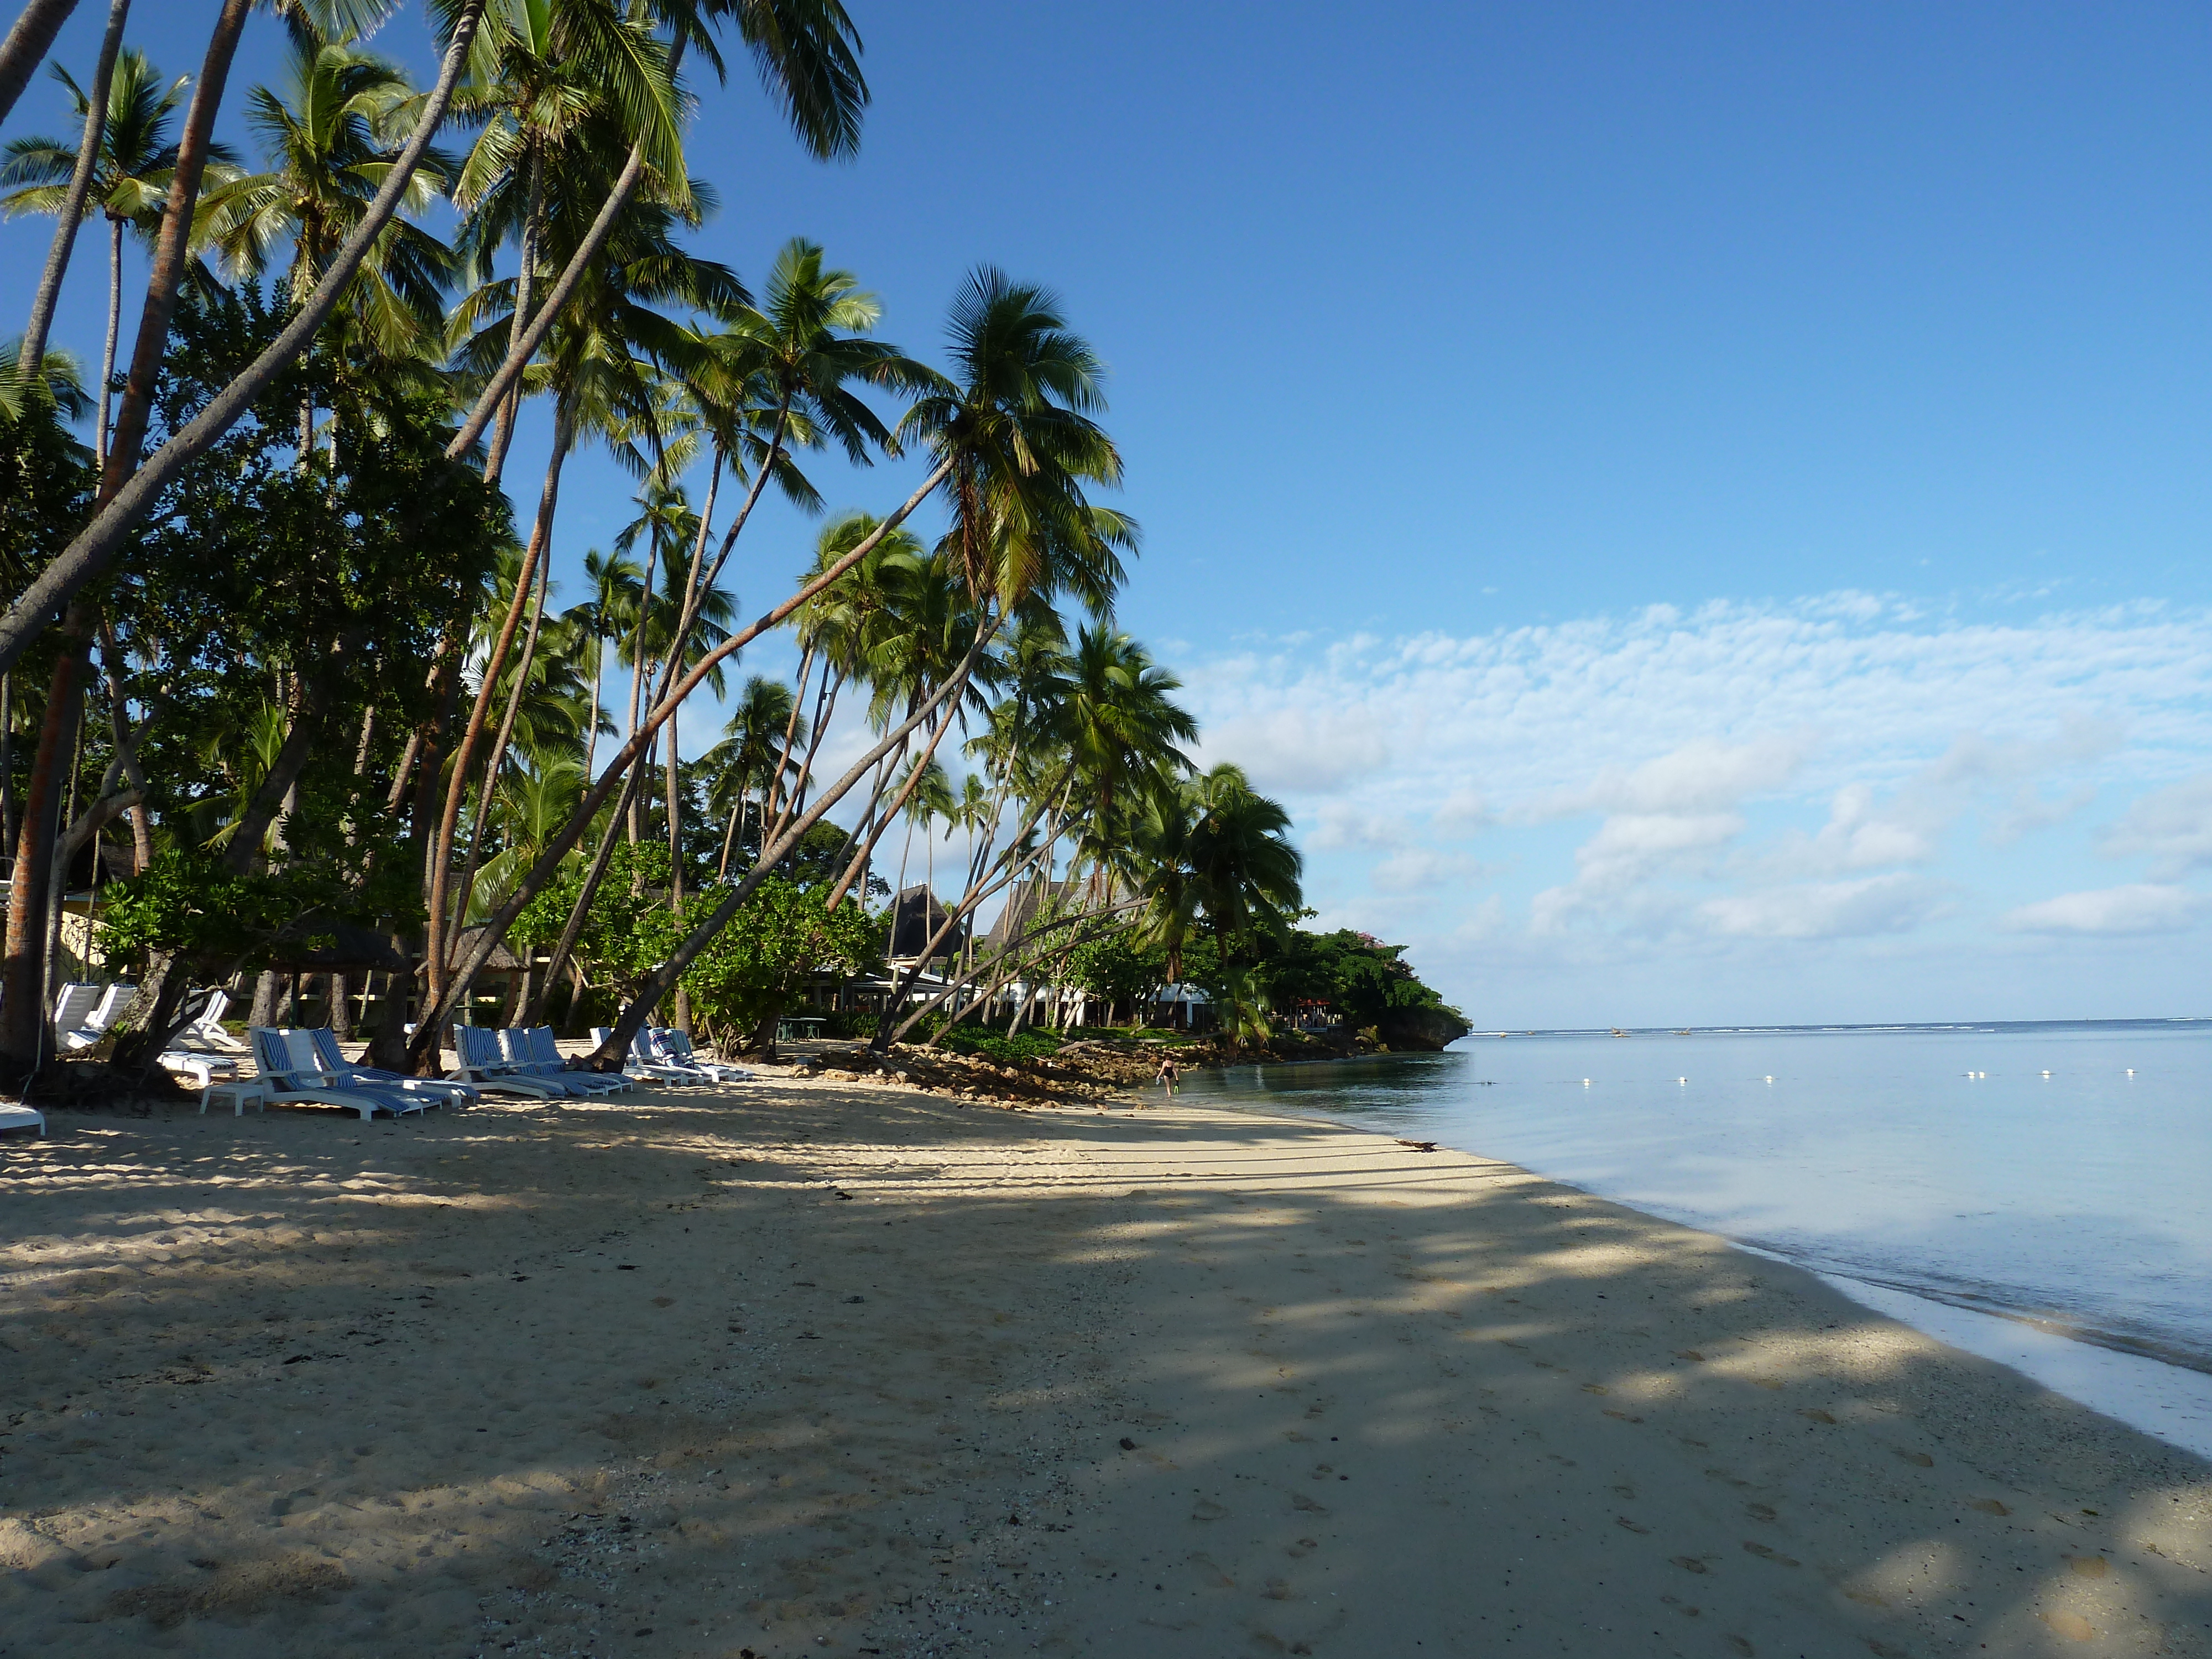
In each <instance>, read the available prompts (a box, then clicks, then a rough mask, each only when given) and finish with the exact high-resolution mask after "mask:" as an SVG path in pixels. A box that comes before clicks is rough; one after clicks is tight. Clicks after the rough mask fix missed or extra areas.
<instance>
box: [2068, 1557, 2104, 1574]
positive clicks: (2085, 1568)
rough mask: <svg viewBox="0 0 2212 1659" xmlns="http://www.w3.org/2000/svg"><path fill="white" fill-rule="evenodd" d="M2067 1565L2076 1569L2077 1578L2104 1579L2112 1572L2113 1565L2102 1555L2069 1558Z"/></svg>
mask: <svg viewBox="0 0 2212 1659" xmlns="http://www.w3.org/2000/svg"><path fill="white" fill-rule="evenodd" d="M2066 1565H2068V1566H2069V1567H2071V1568H2073V1569H2074V1576H2075V1577H2077V1578H2102V1577H2104V1576H2105V1575H2106V1573H2107V1572H2109V1571H2111V1570H2112V1564H2111V1563H2110V1562H2108V1561H2107V1560H2106V1559H2105V1558H2104V1557H2103V1556H2101V1555H2075V1556H2069V1558H2068V1559H2067V1562H2066Z"/></svg>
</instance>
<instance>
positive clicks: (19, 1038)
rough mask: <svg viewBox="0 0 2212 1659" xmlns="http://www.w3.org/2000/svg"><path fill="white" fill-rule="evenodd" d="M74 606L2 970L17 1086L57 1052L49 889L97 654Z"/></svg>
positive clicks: (12, 888)
mask: <svg viewBox="0 0 2212 1659" xmlns="http://www.w3.org/2000/svg"><path fill="white" fill-rule="evenodd" d="M91 623H92V617H91V614H90V607H88V606H85V605H71V606H70V617H68V618H66V619H65V620H64V623H63V624H62V625H63V627H64V629H65V630H68V631H65V632H64V636H63V642H62V652H61V655H60V656H59V657H58V659H56V660H55V663H54V674H53V679H52V683H51V684H49V686H48V687H47V690H46V718H45V719H44V720H41V721H40V725H39V748H38V752H37V754H36V756H35V757H33V760H32V762H31V775H30V779H29V781H28V783H27V786H26V787H25V789H24V793H23V824H22V829H21V834H20V835H19V836H17V838H16V842H15V867H14V870H13V872H11V879H10V882H9V890H8V933H7V945H8V957H7V963H6V966H5V968H4V969H0V1084H4V1085H6V1086H8V1087H10V1088H17V1089H20V1088H22V1087H25V1086H27V1085H28V1083H29V1081H30V1079H31V1077H32V1075H33V1073H35V1072H36V1071H37V1070H38V1068H39V1066H40V1065H41V1064H43V1063H44V1062H45V1060H46V1058H47V1056H48V1054H49V1053H50V1048H49V1045H48V1043H47V1042H46V1018H47V1016H46V996H45V985H44V980H45V977H46V963H45V954H46V888H47V882H48V880H49V878H50V874H51V870H52V862H53V856H54V842H55V839H56V836H57V833H58V828H59V825H58V817H59V814H60V811H61V795H62V790H63V788H64V778H63V776H62V769H63V757H64V753H65V752H66V750H68V748H69V745H70V738H71V737H72V736H73V735H74V729H75V726H76V709H77V708H78V707H79V705H80V704H81V703H82V700H83V696H84V677H85V674H86V671H87V670H88V667H89V665H90V662H91V655H92V626H91Z"/></svg>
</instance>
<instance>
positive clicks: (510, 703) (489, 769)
mask: <svg viewBox="0 0 2212 1659" xmlns="http://www.w3.org/2000/svg"><path fill="white" fill-rule="evenodd" d="M552 574H553V561H552V559H551V557H550V556H547V557H545V558H542V559H540V560H539V561H538V591H537V593H536V595H535V597H534V598H532V600H531V605H530V629H529V631H528V632H527V633H526V634H525V635H523V639H522V656H521V659H520V660H519V661H518V662H517V663H516V664H515V668H514V685H513V689H512V690H510V691H508V693H507V708H506V712H505V713H503V714H501V716H500V721H499V735H498V736H497V737H496V738H494V739H493V741H492V745H491V754H490V756H489V758H488V759H487V760H486V762H485V763H484V779H483V788H481V789H480V790H478V791H477V813H476V821H475V823H472V824H471V826H470V828H469V855H468V862H467V863H466V864H465V866H463V867H462V871H461V885H460V901H459V902H460V915H459V919H458V921H457V923H456V926H458V925H459V923H461V922H465V921H467V920H468V912H469V898H470V896H471V893H472V892H473V891H474V890H475V888H476V882H477V871H478V870H479V869H480V868H482V867H483V843H484V830H485V829H486V827H487V826H488V825H489V822H490V819H491V802H492V794H493V792H494V791H495V790H496V789H497V787H499V775H500V773H501V770H502V769H504V768H505V767H506V765H507V746H508V744H511V743H513V740H514V720H515V716H516V714H518V713H520V710H521V708H522V699H523V697H524V696H525V695H526V693H527V692H528V690H529V688H530V665H531V663H532V659H534V658H535V657H536V656H537V655H538V623H540V621H541V620H542V619H543V618H544V615H545V590H546V588H547V587H548V586H550V585H551V581H552Z"/></svg>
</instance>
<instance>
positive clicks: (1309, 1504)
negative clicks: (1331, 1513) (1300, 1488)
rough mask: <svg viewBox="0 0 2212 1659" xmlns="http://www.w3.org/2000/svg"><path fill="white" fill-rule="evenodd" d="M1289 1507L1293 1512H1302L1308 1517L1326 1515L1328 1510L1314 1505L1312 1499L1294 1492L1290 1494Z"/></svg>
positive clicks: (1319, 1505) (1301, 1493) (1302, 1493)
mask: <svg viewBox="0 0 2212 1659" xmlns="http://www.w3.org/2000/svg"><path fill="white" fill-rule="evenodd" d="M1291 1508H1292V1509H1294V1510H1304V1511H1305V1512H1306V1513H1307V1514H1309V1515H1327V1514H1328V1510H1327V1509H1326V1508H1325V1507H1324V1506H1322V1504H1317V1503H1316V1502H1315V1501H1314V1500H1313V1499H1312V1498H1309V1497H1307V1496H1306V1495H1305V1494H1304V1492H1292V1493H1291Z"/></svg>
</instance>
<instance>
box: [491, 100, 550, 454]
mask: <svg viewBox="0 0 2212 1659" xmlns="http://www.w3.org/2000/svg"><path fill="white" fill-rule="evenodd" d="M544 224H545V156H544V152H543V151H542V150H540V149H538V145H537V144H536V143H532V145H531V147H530V188H529V191H528V194H527V197H526V200H525V202H524V204H523V211H522V247H521V251H520V252H521V263H520V269H519V270H517V271H516V272H515V276H514V316H513V319H511V320H510V322H509V323H508V325H507V349H508V350H509V351H513V349H514V348H515V347H516V345H517V344H519V343H520V341H521V339H522V333H523V329H524V327H525V326H526V325H527V324H528V322H529V320H530V304H531V301H532V298H533V297H534V296H533V295H532V292H531V290H532V288H533V287H534V286H535V284H536V281H537V277H538V237H539V235H540V234H542V232H543V230H544ZM521 413H522V383H521V382H520V380H517V381H516V382H515V386H514V389H513V391H512V392H509V393H508V394H507V400H506V402H504V403H503V404H501V405H500V410H499V424H498V425H497V426H495V427H494V428H492V435H491V447H489V449H487V450H486V451H485V452H484V471H483V476H484V482H485V483H489V484H495V483H498V482H499V475H500V473H501V471H504V470H505V468H506V466H507V446H508V445H509V444H511V443H513V441H514V422H515V421H516V419H517V418H518V417H519V416H520V415H521Z"/></svg>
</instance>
